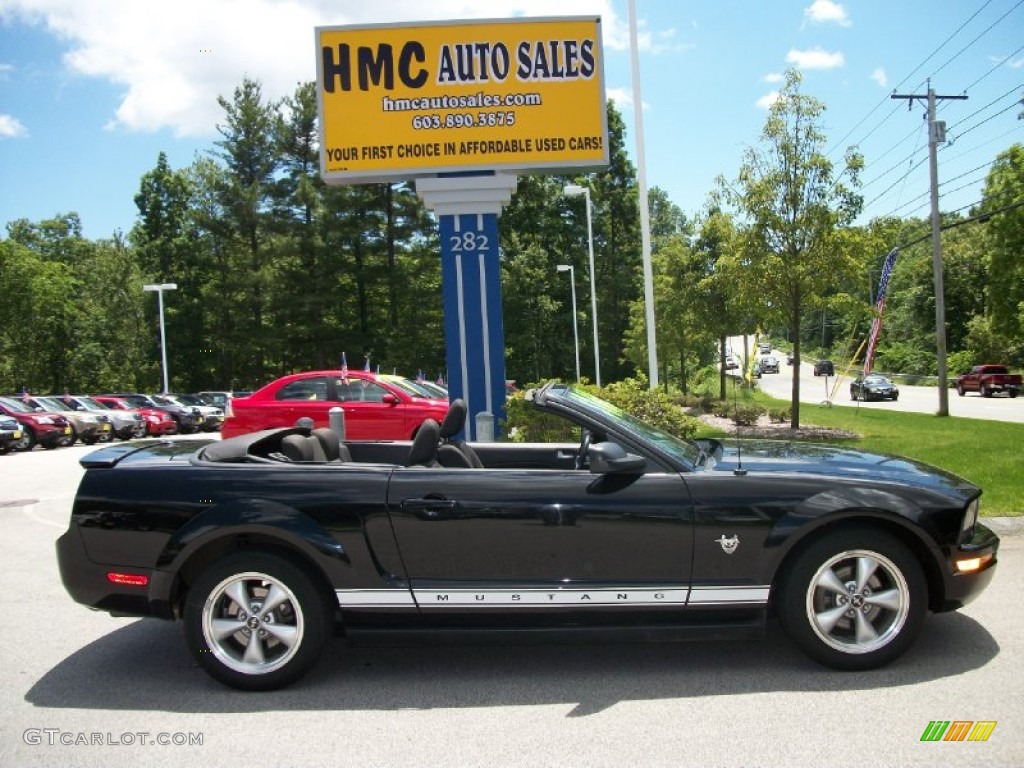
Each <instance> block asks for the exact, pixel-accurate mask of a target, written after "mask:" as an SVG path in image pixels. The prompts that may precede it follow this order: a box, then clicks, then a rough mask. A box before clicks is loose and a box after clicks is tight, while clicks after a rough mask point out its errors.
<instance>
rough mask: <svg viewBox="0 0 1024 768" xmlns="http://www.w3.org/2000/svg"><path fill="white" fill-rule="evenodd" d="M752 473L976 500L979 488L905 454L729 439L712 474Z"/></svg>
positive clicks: (719, 451) (713, 460) (715, 456)
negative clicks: (895, 486)
mask: <svg viewBox="0 0 1024 768" xmlns="http://www.w3.org/2000/svg"><path fill="white" fill-rule="evenodd" d="M741 451H742V467H743V469H745V470H746V471H747V473H748V474H751V475H752V474H755V473H762V472H775V473H797V474H814V475H818V476H820V477H821V476H823V477H834V478H837V479H840V478H842V479H849V480H868V481H874V482H893V483H901V484H906V485H913V486H917V487H919V488H928V489H931V490H933V491H937V492H939V493H946V494H950V495H953V496H958V497H963V498H972V497H973V496H976V495H977V494H978V493H979V491H980V489H979V488H978V487H977V486H975V485H973V484H972V483H969V482H968V481H966V480H964V479H963V478H962V477H958V476H957V475H954V474H953V473H951V472H947V471H945V470H943V469H939V468H938V467H933V466H931V465H930V464H925V463H923V462H920V461H915V460H914V459H908V458H905V457H903V456H893V455H890V454H884V453H872V452H869V451H860V450H856V449H853V448H844V447H842V446H838V445H821V444H815V443H795V442H787V441H783V440H743V441H736V440H729V441H724V442H721V443H720V444H718V445H716V446H715V450H714V452H713V453H712V454H711V458H710V461H709V462H708V470H709V471H714V472H732V471H733V470H735V469H737V468H738V466H739V459H740V458H741V456H740V452H741Z"/></svg>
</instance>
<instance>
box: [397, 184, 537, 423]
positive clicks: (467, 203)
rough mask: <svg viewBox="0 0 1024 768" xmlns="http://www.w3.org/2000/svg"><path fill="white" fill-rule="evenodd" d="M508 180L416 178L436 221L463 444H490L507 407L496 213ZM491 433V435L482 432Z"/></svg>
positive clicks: (508, 190)
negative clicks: (463, 419)
mask: <svg viewBox="0 0 1024 768" xmlns="http://www.w3.org/2000/svg"><path fill="white" fill-rule="evenodd" d="M516 183H517V179H516V176H515V175H514V174H506V173H489V174H483V175H470V174H452V175H450V176H449V175H446V176H438V177H436V178H422V179H417V180H416V191H417V192H418V193H419V195H420V197H421V198H423V202H424V204H425V205H426V206H427V208H430V209H432V210H433V211H434V213H435V214H436V215H437V217H438V223H439V228H440V234H441V281H442V294H443V296H444V328H445V359H446V362H447V365H448V392H449V393H450V396H451V398H452V399H455V398H457V397H461V398H462V399H463V400H465V401H466V406H467V411H468V413H467V417H466V434H465V437H466V439H467V440H470V441H474V440H493V439H494V437H495V432H496V431H497V430H496V428H493V427H492V428H491V429H488V426H487V425H488V424H492V425H496V424H497V423H498V422H500V421H501V419H502V418H504V408H505V332H504V328H503V323H502V303H501V265H500V263H499V260H498V214H500V213H501V209H502V208H503V207H504V206H505V205H507V204H508V203H509V201H510V200H511V199H512V193H513V192H515V189H516ZM488 433H489V434H488Z"/></svg>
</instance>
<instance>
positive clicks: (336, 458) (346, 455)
mask: <svg viewBox="0 0 1024 768" xmlns="http://www.w3.org/2000/svg"><path fill="white" fill-rule="evenodd" d="M312 434H313V437H315V438H316V439H317V440H319V441H320V447H321V448H322V449H323V452H324V455H325V456H326V457H327V461H328V462H342V461H352V453H351V452H350V451H349V449H348V446H347V445H345V444H344V443H343V442H341V440H339V439H338V433H337V432H335V431H334V430H333V429H330V428H329V427H320V428H319V429H314V430H313V433H312Z"/></svg>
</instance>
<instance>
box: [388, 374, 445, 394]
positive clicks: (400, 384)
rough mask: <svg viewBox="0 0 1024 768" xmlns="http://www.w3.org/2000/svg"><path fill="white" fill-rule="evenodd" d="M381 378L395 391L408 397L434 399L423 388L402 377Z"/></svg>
mask: <svg viewBox="0 0 1024 768" xmlns="http://www.w3.org/2000/svg"><path fill="white" fill-rule="evenodd" d="M381 378H382V379H383V380H384V381H386V382H387V383H388V384H390V385H391V386H392V387H394V388H395V389H399V390H401V391H402V392H404V393H405V394H407V395H409V397H434V395H432V394H430V392H428V391H427V390H426V389H425V388H424V387H421V386H420V385H419V384H417V383H416V382H414V381H412V380H411V379H406V378H404V377H402V376H381Z"/></svg>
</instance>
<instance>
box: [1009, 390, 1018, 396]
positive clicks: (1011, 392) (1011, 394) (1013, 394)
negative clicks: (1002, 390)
mask: <svg viewBox="0 0 1024 768" xmlns="http://www.w3.org/2000/svg"><path fill="white" fill-rule="evenodd" d="M1016 396H1017V390H1016V389H1011V390H1010V397H1016Z"/></svg>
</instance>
